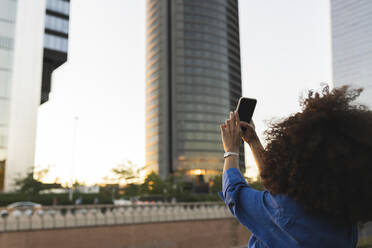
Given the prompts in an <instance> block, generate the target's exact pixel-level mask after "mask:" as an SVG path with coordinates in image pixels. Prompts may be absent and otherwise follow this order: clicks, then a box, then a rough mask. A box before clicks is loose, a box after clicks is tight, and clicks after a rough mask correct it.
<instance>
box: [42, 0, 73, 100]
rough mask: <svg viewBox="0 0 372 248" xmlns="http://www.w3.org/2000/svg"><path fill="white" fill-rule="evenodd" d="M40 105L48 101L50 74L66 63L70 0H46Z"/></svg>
mask: <svg viewBox="0 0 372 248" xmlns="http://www.w3.org/2000/svg"><path fill="white" fill-rule="evenodd" d="M45 14H46V15H45V34H44V56H43V78H42V84H41V99H40V103H41V104H43V103H44V102H46V101H48V99H49V93H50V90H51V77H52V72H53V71H54V70H55V69H56V68H58V67H59V66H60V65H62V64H63V63H65V62H66V61H67V49H68V31H69V19H70V0H63V1H61V0H47V1H46V11H45Z"/></svg>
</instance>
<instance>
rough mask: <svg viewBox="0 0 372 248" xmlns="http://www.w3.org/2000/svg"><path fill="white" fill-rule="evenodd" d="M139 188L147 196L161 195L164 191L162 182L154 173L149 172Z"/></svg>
mask: <svg viewBox="0 0 372 248" xmlns="http://www.w3.org/2000/svg"><path fill="white" fill-rule="evenodd" d="M141 188H142V190H141V191H142V192H143V193H148V194H163V193H164V189H166V188H165V184H164V182H163V180H162V179H161V178H160V177H159V175H158V174H156V173H155V172H151V173H150V174H149V175H147V177H146V179H145V181H144V183H143V184H142V185H141Z"/></svg>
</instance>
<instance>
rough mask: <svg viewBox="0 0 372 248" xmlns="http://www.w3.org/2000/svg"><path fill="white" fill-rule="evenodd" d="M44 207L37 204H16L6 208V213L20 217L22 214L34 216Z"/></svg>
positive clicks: (25, 202)
mask: <svg viewBox="0 0 372 248" xmlns="http://www.w3.org/2000/svg"><path fill="white" fill-rule="evenodd" d="M41 208H42V205H41V204H39V203H35V202H27V201H24V202H14V203H12V204H9V205H8V206H7V207H6V211H7V213H8V215H9V214H13V215H15V216H20V215H21V214H22V213H25V214H26V215H32V214H34V213H36V212H39V211H41Z"/></svg>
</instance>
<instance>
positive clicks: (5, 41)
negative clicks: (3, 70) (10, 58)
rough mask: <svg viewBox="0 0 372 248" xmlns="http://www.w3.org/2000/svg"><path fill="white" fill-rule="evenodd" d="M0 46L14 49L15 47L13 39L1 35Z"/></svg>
mask: <svg viewBox="0 0 372 248" xmlns="http://www.w3.org/2000/svg"><path fill="white" fill-rule="evenodd" d="M0 48H3V49H8V50H12V49H13V39H11V38H8V37H4V36H0Z"/></svg>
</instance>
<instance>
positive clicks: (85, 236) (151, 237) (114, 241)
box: [0, 219, 250, 248]
mask: <svg viewBox="0 0 372 248" xmlns="http://www.w3.org/2000/svg"><path fill="white" fill-rule="evenodd" d="M249 237H250V232H249V231H248V230H247V229H246V228H245V227H243V226H242V225H241V224H239V223H238V222H237V221H236V220H235V219H220V220H198V221H182V222H170V223H155V224H132V225H120V226H104V227H91V228H71V229H57V230H41V231H30V232H8V233H0V247H7V248H33V247H37V248H50V247H53V248H66V247H68V248H75V247H76V248H85V247H87V248H88V247H89V248H95V247H97V248H102V247H110V248H145V247H159V248H168V247H169V248H177V247H182V248H183V247H185V248H186V247H187V248H189V247H192V248H198V247H213V248H218V247H221V248H222V247H223V248H227V247H246V246H247V244H248V240H249Z"/></svg>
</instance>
